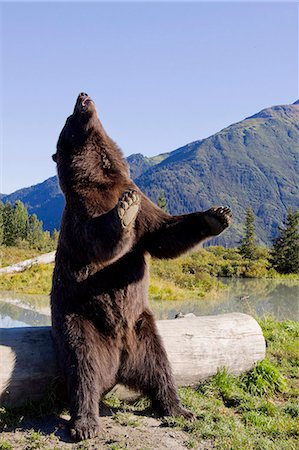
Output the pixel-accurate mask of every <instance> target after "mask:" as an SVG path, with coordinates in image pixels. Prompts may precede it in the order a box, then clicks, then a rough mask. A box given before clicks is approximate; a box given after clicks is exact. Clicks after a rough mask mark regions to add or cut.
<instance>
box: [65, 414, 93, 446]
mask: <svg viewBox="0 0 299 450" xmlns="http://www.w3.org/2000/svg"><path fill="white" fill-rule="evenodd" d="M99 430H100V419H99V418H98V417H80V418H79V419H76V420H75V421H74V422H73V423H72V424H71V426H70V435H71V437H72V439H74V441H82V440H85V439H91V438H94V437H95V436H97V435H98V433H99Z"/></svg>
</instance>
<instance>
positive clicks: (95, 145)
mask: <svg viewBox="0 0 299 450" xmlns="http://www.w3.org/2000/svg"><path fill="white" fill-rule="evenodd" d="M52 158H53V160H54V161H55V162H56V163H57V171H58V177H59V183H60V187H61V189H62V191H63V192H64V194H65V195H67V194H71V193H72V192H77V193H80V192H81V193H82V192H84V191H86V190H89V189H109V187H111V185H113V184H114V183H116V182H117V181H119V179H120V177H122V178H123V177H125V178H127V177H128V176H129V175H128V173H129V172H128V165H127V163H126V161H125V160H124V158H123V155H122V152H121V151H120V149H119V148H118V147H117V145H116V144H115V142H113V141H112V139H110V137H109V136H108V135H107V133H106V132H105V130H104V128H103V126H102V124H101V122H100V120H99V118H98V115H97V111H96V107H95V103H94V102H93V100H92V99H91V98H90V97H89V96H88V95H87V94H86V93H85V92H82V93H81V94H79V96H78V98H77V101H76V103H75V108H74V111H73V114H72V115H71V116H69V117H68V119H67V121H66V123H65V125H64V127H63V129H62V131H61V133H60V136H59V139H58V143H57V152H56V153H55V154H54V155H53V156H52Z"/></svg>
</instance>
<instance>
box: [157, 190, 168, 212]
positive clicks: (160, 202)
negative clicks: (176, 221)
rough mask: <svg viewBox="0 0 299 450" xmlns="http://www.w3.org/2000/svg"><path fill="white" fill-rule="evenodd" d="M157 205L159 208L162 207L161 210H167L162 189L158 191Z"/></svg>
mask: <svg viewBox="0 0 299 450" xmlns="http://www.w3.org/2000/svg"><path fill="white" fill-rule="evenodd" d="M157 205H158V206H159V208H161V209H163V211H165V212H168V206H167V201H166V198H165V195H164V191H160V193H159V197H158V201H157Z"/></svg>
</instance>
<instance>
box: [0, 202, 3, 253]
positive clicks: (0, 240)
mask: <svg viewBox="0 0 299 450" xmlns="http://www.w3.org/2000/svg"><path fill="white" fill-rule="evenodd" d="M3 209H4V204H3V202H1V200H0V245H2V244H3V237H4V227H3Z"/></svg>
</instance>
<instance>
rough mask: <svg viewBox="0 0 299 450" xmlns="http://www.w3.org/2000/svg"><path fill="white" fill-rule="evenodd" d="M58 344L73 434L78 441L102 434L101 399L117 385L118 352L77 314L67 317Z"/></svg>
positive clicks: (90, 324) (89, 323)
mask: <svg viewBox="0 0 299 450" xmlns="http://www.w3.org/2000/svg"><path fill="white" fill-rule="evenodd" d="M59 344H60V345H62V347H63V351H62V352H61V357H62V358H63V361H62V365H63V368H64V373H65V376H66V381H67V386H68V394H69V400H70V414H71V421H70V434H71V436H72V438H73V439H74V440H76V441H79V440H82V439H88V438H93V437H95V436H96V435H97V434H98V432H99V424H100V423H99V422H100V421H99V401H100V398H101V396H102V395H103V393H104V392H105V391H107V390H108V389H109V388H111V387H112V386H113V385H114V384H115V376H116V372H117V369H118V364H119V351H118V349H117V348H116V346H114V347H113V346H111V345H110V343H109V342H107V340H105V339H104V337H103V336H101V334H100V333H99V332H98V330H97V329H96V328H95V327H94V325H93V324H92V323H91V322H90V321H88V320H86V319H85V318H83V317H81V316H78V315H75V314H74V315H71V316H68V317H67V322H66V324H65V334H64V336H63V341H60V342H58V345H59ZM112 348H114V351H112Z"/></svg>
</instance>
